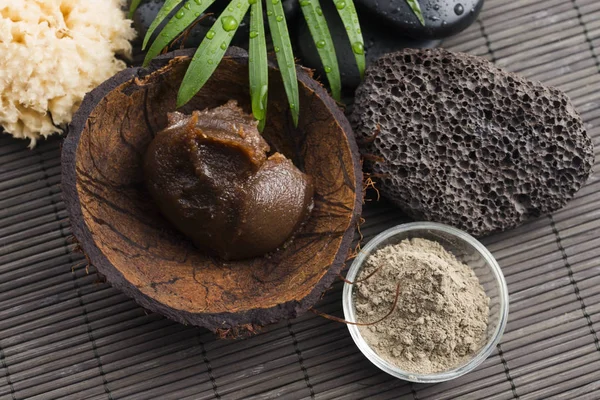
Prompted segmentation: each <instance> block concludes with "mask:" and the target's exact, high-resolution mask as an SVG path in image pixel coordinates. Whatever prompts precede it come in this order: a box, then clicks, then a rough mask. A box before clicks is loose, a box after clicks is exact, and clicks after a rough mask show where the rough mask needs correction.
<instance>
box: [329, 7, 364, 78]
mask: <svg viewBox="0 0 600 400" xmlns="http://www.w3.org/2000/svg"><path fill="white" fill-rule="evenodd" d="M341 3H344V6H343V7H341ZM336 8H337V10H338V14H340V18H341V19H342V22H343V23H344V26H345V27H346V33H347V34H348V39H350V45H351V46H352V51H353V53H354V58H355V59H356V65H357V66H358V71H359V72H360V77H361V78H363V77H364V74H365V41H364V39H363V36H362V31H361V29H360V23H359V22H358V14H357V13H356V7H354V3H353V2H352V0H343V1H340V0H337V2H336Z"/></svg>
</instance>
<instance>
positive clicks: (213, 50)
mask: <svg viewBox="0 0 600 400" xmlns="http://www.w3.org/2000/svg"><path fill="white" fill-rule="evenodd" d="M194 1H195V0H194ZM249 7H250V4H249V2H248V0H233V1H232V2H231V3H229V6H228V7H227V9H226V10H225V11H223V13H222V14H221V15H220V16H219V18H218V19H217V20H216V21H215V23H214V25H213V26H212V28H210V30H209V31H208V32H207V33H206V37H205V38H204V40H202V43H200V46H199V47H198V50H196V53H195V54H194V57H193V58H192V62H191V63H190V65H189V67H188V69H187V71H186V73H185V76H184V77H183V81H182V82H181V87H180V88H179V93H178V94H177V107H181V106H183V105H184V104H186V103H187V102H188V101H190V100H191V99H192V97H194V95H195V94H196V93H198V91H199V90H200V89H201V88H202V86H204V84H205V83H206V81H208V79H209V78H210V76H211V75H212V74H213V72H214V71H215V69H216V68H217V66H218V65H219V63H220V62H221V59H222V58H223V55H224V54H225V51H226V50H227V48H228V47H229V43H231V39H233V35H234V34H235V32H236V31H237V29H238V28H239V26H240V21H241V20H242V19H243V18H244V15H246V13H247V12H248V8H249Z"/></svg>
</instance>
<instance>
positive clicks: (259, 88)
mask: <svg viewBox="0 0 600 400" xmlns="http://www.w3.org/2000/svg"><path fill="white" fill-rule="evenodd" d="M248 66H249V70H250V96H251V97H252V114H254V118H256V119H257V120H258V121H259V126H258V127H259V130H261V131H262V130H263V128H264V125H265V121H266V117H267V93H268V90H269V65H268V60H267V42H266V38H265V25H264V22H263V9H262V1H256V0H255V1H254V3H253V4H252V8H251V9H250V48H249V59H248Z"/></svg>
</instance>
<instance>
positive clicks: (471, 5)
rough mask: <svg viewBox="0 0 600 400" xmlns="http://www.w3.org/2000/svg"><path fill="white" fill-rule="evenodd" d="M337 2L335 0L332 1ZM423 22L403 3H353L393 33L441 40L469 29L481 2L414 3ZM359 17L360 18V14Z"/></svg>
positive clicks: (374, 0) (430, 0)
mask: <svg viewBox="0 0 600 400" xmlns="http://www.w3.org/2000/svg"><path fill="white" fill-rule="evenodd" d="M336 1H337V0H336ZM418 2H419V4H420V5H421V11H422V13H423V17H424V19H425V26H423V25H421V23H420V22H419V20H418V19H417V17H416V16H415V14H414V13H413V11H412V10H411V8H410V7H409V5H408V3H407V2H406V0H356V3H357V7H358V8H359V12H360V11H366V12H368V13H370V14H372V15H374V16H376V18H377V19H378V20H379V25H381V24H384V25H386V24H387V25H388V27H390V28H392V29H393V32H394V33H396V34H401V35H408V36H411V37H413V38H416V39H443V38H446V37H448V36H452V35H455V34H457V33H458V32H460V31H462V30H464V29H466V28H467V27H468V26H469V25H471V24H472V23H473V22H474V21H475V19H477V16H478V15H479V11H481V8H482V7H483V0H418ZM361 16H362V14H361Z"/></svg>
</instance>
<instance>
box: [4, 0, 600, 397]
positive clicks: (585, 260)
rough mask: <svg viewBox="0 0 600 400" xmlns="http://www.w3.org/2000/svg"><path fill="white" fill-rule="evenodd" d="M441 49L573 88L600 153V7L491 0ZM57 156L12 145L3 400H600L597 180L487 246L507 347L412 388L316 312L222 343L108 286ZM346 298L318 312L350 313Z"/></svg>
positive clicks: (8, 142)
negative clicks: (505, 306) (452, 377)
mask: <svg viewBox="0 0 600 400" xmlns="http://www.w3.org/2000/svg"><path fill="white" fill-rule="evenodd" d="M445 46H446V47H448V48H450V49H453V50H458V51H465V52H469V53H473V54H477V55H481V56H484V57H487V58H488V59H490V60H493V61H494V62H496V63H497V64H498V65H501V66H503V67H506V68H507V69H509V70H511V71H517V72H520V73H521V74H524V75H525V76H527V77H529V78H532V79H537V80H541V81H543V82H545V83H546V84H549V85H555V86H558V87H560V88H562V89H563V90H565V91H566V92H567V93H568V94H569V95H570V96H571V98H572V99H573V101H574V102H575V104H576V106H577V107H578V109H579V110H580V112H581V113H582V115H583V118H584V119H585V121H586V124H587V128H588V130H589V132H590V134H591V135H592V136H593V137H594V143H595V144H596V145H597V146H598V145H599V142H600V103H599V101H600V1H599V0H572V1H571V0H519V1H504V0H487V1H486V5H485V7H484V10H483V12H482V15H481V17H480V20H479V21H478V23H476V24H474V25H473V26H472V27H471V28H470V29H468V30H467V31H466V32H463V33H462V34H460V35H459V36H457V37H455V38H453V39H452V40H449V41H448V42H446V43H445ZM598 148H600V146H598ZM59 153H60V139H54V140H49V141H44V142H42V143H41V144H40V145H39V146H38V148H36V149H35V150H34V151H29V150H27V149H26V144H25V143H23V142H19V141H15V140H12V139H10V138H8V137H7V136H3V137H2V138H1V139H0V400H15V399H115V400H116V399H131V400H133V399H138V400H142V399H165V400H167V399H177V400H179V399H212V398H224V399H239V398H255V399H267V398H273V397H278V396H281V397H284V398H286V399H287V398H289V399H296V398H317V399H334V398H335V399H337V398H347V399H358V398H367V397H369V398H377V399H419V400H424V399H435V400H443V399H459V398H464V399H483V398H489V399H522V400H526V399H580V400H586V399H600V343H599V341H598V335H599V332H598V331H599V330H600V321H599V320H600V250H598V248H599V247H600V235H599V233H600V202H599V201H598V199H599V198H600V182H599V176H598V174H594V176H593V177H592V178H591V179H590V181H589V182H588V184H587V186H586V187H585V188H584V189H582V190H581V192H580V193H579V194H578V196H577V198H576V199H575V200H574V201H572V202H571V203H570V204H569V205H568V207H566V208H565V209H563V210H561V211H559V212H557V213H555V214H554V215H552V216H548V217H544V218H540V219H538V220H535V221H531V222H530V223H528V224H526V225H524V226H523V227H521V228H519V229H518V230H516V231H511V232H507V233H505V234H501V235H497V236H494V237H490V238H488V239H486V240H485V243H486V244H487V245H488V246H489V247H490V249H491V250H492V252H493V253H494V255H495V256H496V257H497V258H498V260H499V262H500V264H501V265H502V268H503V270H504V273H505V275H506V278H507V280H508V283H509V289H510V293H511V314H510V320H509V323H508V328H507V331H506V334H505V336H504V339H503V341H502V343H501V345H500V346H498V349H497V351H496V352H495V353H494V354H493V355H492V356H491V357H490V358H489V359H488V360H487V361H486V362H485V363H484V364H483V365H482V366H481V367H480V368H478V369H477V370H475V371H474V372H472V373H470V374H468V375H467V376H464V377H462V378H460V379H458V380H456V381H453V382H448V383H444V384H437V385H411V384H408V383H405V382H402V381H399V380H396V379H394V378H392V377H390V376H388V375H386V374H384V373H381V372H379V370H377V369H376V368H375V367H373V366H372V365H371V364H370V363H369V362H368V361H367V360H366V359H365V358H364V357H363V356H362V355H361V354H360V353H359V352H358V350H357V349H356V348H355V346H354V344H353V342H352V340H351V338H350V336H349V334H348V331H347V329H346V327H345V326H343V325H340V324H337V323H333V322H330V321H327V320H324V319H321V318H318V317H315V316H313V315H306V316H304V317H301V318H299V319H297V320H293V321H290V322H286V323H282V324H279V325H276V326H273V327H270V328H269V329H268V331H266V332H264V333H262V334H259V335H257V336H256V337H254V338H251V339H248V340H244V341H235V342H231V341H215V339H214V338H213V336H212V335H211V334H210V333H208V332H206V331H205V330H202V329H196V328H191V327H186V326H183V325H179V324H177V323H174V322H171V321H169V320H167V319H165V318H162V317H161V316H159V315H155V314H148V313H146V312H145V311H144V310H143V309H141V308H140V307H138V306H136V304H135V303H134V302H133V301H131V300H129V299H128V298H126V297H125V296H123V295H122V294H120V293H119V292H118V291H116V290H114V289H112V288H111V287H110V286H108V285H106V284H103V283H100V282H98V280H97V277H96V275H95V274H93V272H94V271H93V268H91V269H90V271H89V272H90V274H87V273H86V270H85V265H84V264H83V263H82V261H83V258H82V257H81V256H80V255H77V254H74V253H73V252H72V250H73V248H74V245H73V244H72V243H70V241H69V237H70V234H71V230H70V227H69V222H68V220H67V216H66V212H65V207H64V204H63V202H62V200H61V193H60V165H59V164H60V158H59ZM596 169H597V168H596ZM365 218H366V223H365V225H364V226H363V233H364V234H365V236H366V237H367V239H368V238H369V237H372V236H373V235H375V234H377V233H378V232H380V231H381V230H383V229H385V228H387V227H390V226H392V225H394V224H397V223H399V222H401V221H403V218H402V216H400V215H399V214H398V213H397V212H396V211H394V210H393V209H391V208H389V207H386V206H385V205H384V204H379V205H377V206H372V205H368V206H367V210H366V213H365ZM73 266H75V268H73V269H72V267H73ZM340 289H341V285H340V284H339V283H338V284H336V285H335V286H334V287H333V289H332V290H331V291H330V292H329V293H328V294H327V295H326V296H325V298H324V300H323V301H322V303H321V304H320V306H319V307H320V309H322V310H323V311H326V312H329V313H334V314H337V315H340Z"/></svg>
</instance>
